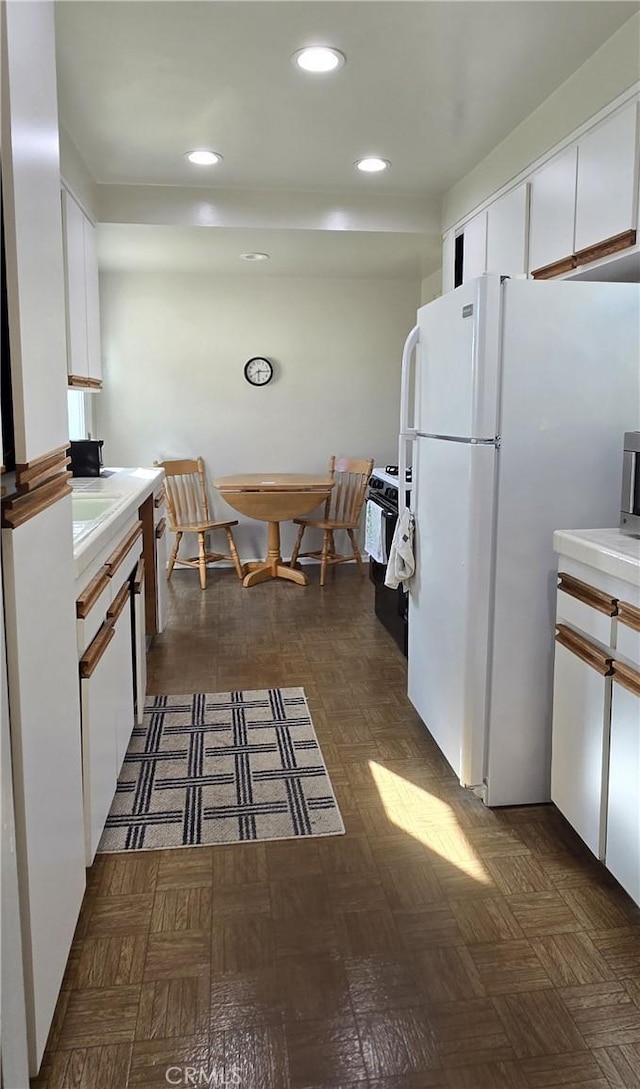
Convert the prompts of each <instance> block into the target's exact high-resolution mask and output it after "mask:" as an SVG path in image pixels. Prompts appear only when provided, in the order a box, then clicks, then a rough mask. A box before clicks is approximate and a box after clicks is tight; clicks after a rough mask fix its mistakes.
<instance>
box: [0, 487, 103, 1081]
mask: <svg viewBox="0 0 640 1089" xmlns="http://www.w3.org/2000/svg"><path fill="white" fill-rule="evenodd" d="M2 564H3V584H4V593H5V618H6V632H7V672H8V680H9V712H10V715H11V745H12V758H13V773H14V783H15V791H16V832H17V836H18V847H19V853H20V864H21V879H22V890H21V891H22V903H21V909H22V921H23V931H24V936H25V949H24V956H25V969H26V971H25V983H26V987H27V1013H28V1018H29V1051H30V1065H31V1068H32V1071H33V1073H35V1072H36V1070H37V1068H38V1066H39V1064H40V1060H41V1058H42V1053H43V1051H44V1047H45V1043H46V1040H47V1035H48V1033H49V1027H50V1025H51V1020H52V1017H53V1012H54V1009H55V1005H56V1001H57V998H58V992H59V989H60V984H61V982H62V977H63V974H64V969H65V965H66V961H67V956H68V954H69V949H70V947H71V942H72V939H73V932H74V930H75V926H76V922H77V919H78V913H79V911H80V904H81V903H82V896H83V893H84V887H85V867H84V863H85V852H84V837H83V817H82V806H83V797H82V763H81V740H80V706H79V700H78V673H77V669H78V655H77V649H76V622H75V608H74V600H75V594H74V589H75V586H74V576H73V546H72V530H71V498H70V496H65V497H64V498H63V499H60V500H58V502H57V503H54V504H53V506H51V507H48V508H47V509H46V510H43V511H41V512H40V514H38V515H36V516H35V517H34V518H31V519H30V520H29V521H26V522H24V523H23V524H22V525H20V526H18V527H17V528H16V529H13V530H9V529H3V531H2Z"/></svg>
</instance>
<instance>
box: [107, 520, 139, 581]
mask: <svg viewBox="0 0 640 1089" xmlns="http://www.w3.org/2000/svg"><path fill="white" fill-rule="evenodd" d="M141 555H142V522H136V523H135V525H134V526H133V528H132V529H131V530H129V532H128V533H127V535H126V536H125V537H124V538H123V539H122V541H121V542H120V544H119V545H118V547H117V548H116V549H114V551H113V552H112V553H111V555H110V556H109V558H108V559H107V561H106V563H105V567H106V568H107V570H108V573H109V578H110V579H111V593H112V596H114V595H115V594H117V593H118V591H119V589H120V587H121V586H122V584H123V583H124V582H126V580H127V579H128V578H129V576H130V574H131V572H132V571H133V569H134V568H135V567H136V565H137V563H138V560H139V559H140V556H141Z"/></svg>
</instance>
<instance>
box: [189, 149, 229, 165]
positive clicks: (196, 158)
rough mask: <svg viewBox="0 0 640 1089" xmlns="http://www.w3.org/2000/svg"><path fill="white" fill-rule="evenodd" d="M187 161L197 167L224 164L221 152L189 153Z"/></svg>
mask: <svg viewBox="0 0 640 1089" xmlns="http://www.w3.org/2000/svg"><path fill="white" fill-rule="evenodd" d="M187 159H188V160H189V162H190V163H195V164H196V166H214V165H215V164H216V163H221V162H222V155H221V154H220V152H219V151H188V152H187Z"/></svg>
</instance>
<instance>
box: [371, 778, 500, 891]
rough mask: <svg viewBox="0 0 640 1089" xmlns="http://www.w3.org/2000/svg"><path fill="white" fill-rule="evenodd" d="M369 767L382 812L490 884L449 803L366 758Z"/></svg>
mask: <svg viewBox="0 0 640 1089" xmlns="http://www.w3.org/2000/svg"><path fill="white" fill-rule="evenodd" d="M369 767H370V769H371V774H372V776H373V781H374V783H375V785H376V788H377V790H378V794H379V795H380V800H381V802H382V805H383V806H384V811H385V813H386V815H387V817H388V818H389V820H390V821H391V823H392V824H394V825H395V826H396V828H400V829H401V830H402V831H403V832H406V833H407V834H408V835H410V836H412V837H413V838H414V839H417V840H418V841H419V842H420V843H422V844H423V845H424V846H425V847H427V848H428V849H429V850H430V851H433V853H434V854H436V855H438V856H439V857H440V858H441V859H443V861H445V862H450V863H451V865H452V866H455V867H456V869H458V870H461V871H462V872H463V873H465V874H467V876H468V877H471V878H473V880H474V881H477V882H479V884H482V885H491V884H493V881H492V878H491V877H490V875H489V874H488V873H487V870H486V868H485V866H484V864H483V863H482V861H481V860H480V858H479V857H478V854H477V852H476V851H475V850H474V848H473V847H472V846H471V844H470V843H469V841H468V840H467V837H466V836H465V834H464V832H463V831H462V830H461V829H460V827H459V824H458V821H457V818H456V816H455V814H454V812H453V810H452V809H451V806H450V805H448V804H447V803H446V802H444V801H442V799H441V798H437V797H435V795H433V794H430V793H429V791H428V790H425V789H424V788H423V787H419V786H416V785H415V783H411V782H409V781H408V780H407V779H405V778H403V777H402V776H401V775H397V774H396V772H394V771H391V770H390V769H389V768H385V767H383V766H382V764H378V763H376V762H375V760H370V761H369Z"/></svg>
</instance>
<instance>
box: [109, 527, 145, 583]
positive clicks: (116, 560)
mask: <svg viewBox="0 0 640 1089" xmlns="http://www.w3.org/2000/svg"><path fill="white" fill-rule="evenodd" d="M141 536H142V522H136V524H135V526H134V527H133V529H132V530H131V532H130V533H127V536H126V537H125V539H124V541H123V542H122V544H121V545H118V547H117V548H116V550H115V552H112V553H111V555H110V556H109V559H108V560H107V562H106V564H105V567H108V568H109V578H111V577H112V576H113V574H114V572H116V571H117V570H118V568H119V566H120V564H121V563H122V562H123V561H124V559H125V557H126V555H127V553H128V551H129V549H130V548H131V547H132V546H133V545H134V544H135V542H136V541H137V540H138V537H141Z"/></svg>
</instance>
